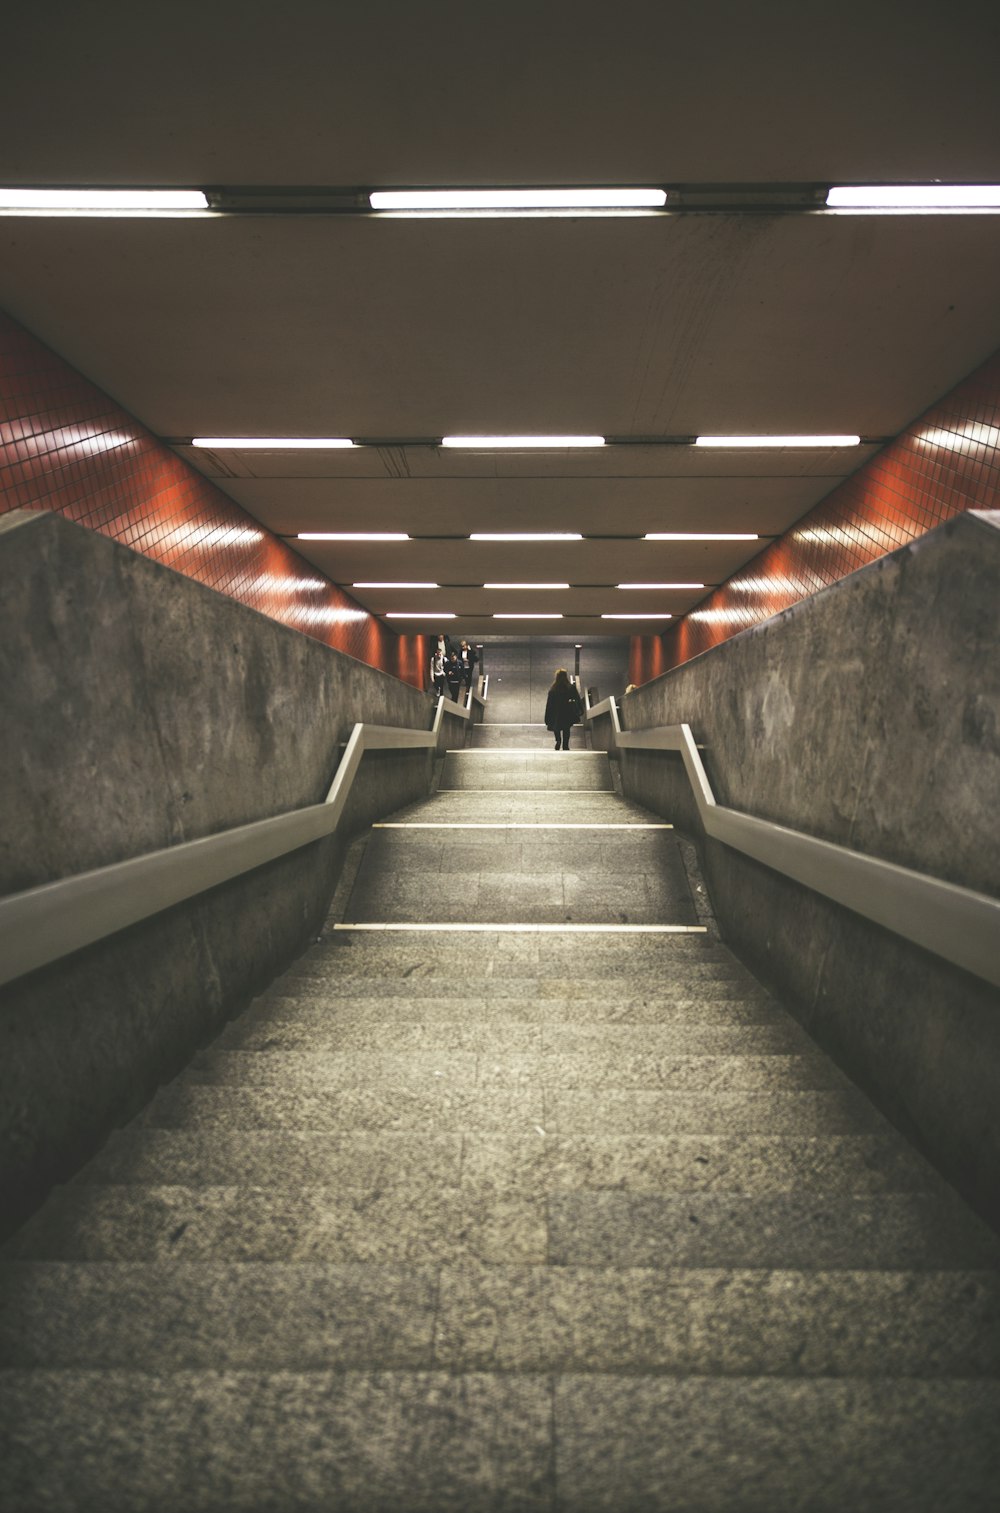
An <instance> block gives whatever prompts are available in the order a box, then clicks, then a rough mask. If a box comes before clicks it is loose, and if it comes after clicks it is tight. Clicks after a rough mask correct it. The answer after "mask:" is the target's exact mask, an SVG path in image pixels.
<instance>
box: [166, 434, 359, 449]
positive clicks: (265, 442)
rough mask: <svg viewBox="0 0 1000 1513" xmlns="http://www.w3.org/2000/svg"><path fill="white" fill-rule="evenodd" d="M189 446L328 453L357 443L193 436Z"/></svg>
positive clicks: (303, 438) (307, 438)
mask: <svg viewBox="0 0 1000 1513" xmlns="http://www.w3.org/2000/svg"><path fill="white" fill-rule="evenodd" d="M191 445H192V446H193V447H215V448H226V449H228V450H230V451H234V452H249V451H252V450H254V449H257V450H260V449H262V448H264V449H267V450H268V451H272V452H275V451H282V452H298V451H317V452H330V451H333V450H334V449H335V448H343V447H353V446H356V445H357V443H356V442H354V441H351V440H349V439H348V437H346V436H193V437H192V438H191Z"/></svg>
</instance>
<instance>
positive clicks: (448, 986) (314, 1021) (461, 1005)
mask: <svg viewBox="0 0 1000 1513" xmlns="http://www.w3.org/2000/svg"><path fill="white" fill-rule="evenodd" d="M411 985H412V986H413V991H412V993H410V996H408V997H400V996H398V994H399V992H400V990H401V989H402V988H403V986H404V984H397V991H396V993H394V994H392V995H390V996H387V995H386V993H385V989H384V985H382V984H380V983H379V984H375V983H372V982H370V981H366V980H365V979H364V978H357V979H354V981H353V982H352V984H351V989H350V992H345V993H344V994H338V993H331V992H329V991H328V990H327V989H326V988H325V987H317V988H315V989H314V990H313V991H312V992H311V993H305V992H304V991H303V990H302V989H301V988H297V989H296V992H295V994H290V995H289V996H283V995H279V994H278V993H277V992H274V993H272V994H269V995H268V996H266V997H265V998H259V999H257V1000H256V1001H255V1002H254V1003H253V1004H252V1005H251V1007H250V1008H248V1009H247V1010H246V1013H245V1014H244V1015H243V1016H241V1019H239V1020H234V1021H233V1024H234V1025H236V1024H240V1023H244V1024H247V1025H249V1024H255V1023H260V1024H262V1025H271V1024H273V1025H275V1026H278V1025H282V1024H289V1025H300V1026H303V1027H306V1026H309V1025H315V1026H321V1025H338V1024H350V1023H352V1022H353V1023H362V1022H365V1021H367V1022H372V1021H375V1022H378V1021H379V1020H380V1019H384V1020H385V1021H386V1022H388V1021H390V1020H392V1019H397V1020H400V1021H421V1022H422V1021H429V1022H433V1023H437V1022H439V1021H441V1020H454V1019H457V1018H460V1017H466V1018H467V1019H468V1021H469V1022H470V1023H472V1022H473V1021H474V1020H476V1019H477V1018H478V1020H479V1022H481V1023H483V1024H494V1023H496V1024H508V1023H514V1022H519V1023H521V1024H546V1023H552V1024H567V1025H569V1024H578V1023H581V1022H582V1023H584V1024H587V1025H592V1026H593V1025H605V1024H606V1025H629V1026H633V1025H670V1024H674V1023H684V1024H699V1025H706V1026H708V1025H733V1026H740V1025H754V1024H761V1025H763V1024H771V1025H778V1024H780V1025H784V1026H786V1027H788V1028H789V1029H792V1027H794V1025H795V1021H794V1020H793V1019H791V1018H790V1016H789V1015H788V1014H786V1013H785V1011H784V1010H783V1009H781V1008H779V1007H778V1006H777V1004H776V1003H775V1002H774V1000H773V999H770V998H767V997H766V996H765V995H763V994H761V995H759V996H758V997H756V998H751V997H748V996H746V995H743V994H736V995H734V994H732V993H730V992H728V991H721V992H720V991H718V990H716V989H712V991H711V993H710V995H708V996H704V995H705V990H704V989H703V988H699V989H698V995H699V996H698V997H695V998H680V997H678V998H672V997H668V996H664V997H654V996H645V995H640V996H635V997H629V998H622V999H618V998H616V997H611V996H608V995H605V996H604V997H591V998H585V997H573V996H571V995H570V993H569V991H568V990H569V989H570V988H571V987H572V984H556V985H555V986H556V987H557V988H559V990H560V991H559V992H558V993H556V992H538V991H537V988H538V984H537V983H532V984H530V985H529V984H525V983H520V984H519V983H518V982H517V981H516V980H509V979H507V980H505V979H501V978H498V979H497V984H496V989H494V987H492V986H490V987H489V988H488V989H485V990H483V991H482V992H480V993H479V995H478V996H477V997H475V998H470V997H462V998H455V997H453V996H452V994H453V992H454V989H455V987H456V986H457V985H456V983H454V982H452V981H449V982H446V983H442V982H440V980H437V979H434V978H410V979H407V982H406V984H405V986H406V988H407V991H408V992H409V990H410V987H411ZM546 986H548V985H546ZM529 992H530V997H529V996H528V994H529Z"/></svg>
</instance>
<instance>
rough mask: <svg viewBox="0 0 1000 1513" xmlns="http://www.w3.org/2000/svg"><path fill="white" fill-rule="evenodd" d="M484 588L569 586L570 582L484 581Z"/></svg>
mask: <svg viewBox="0 0 1000 1513" xmlns="http://www.w3.org/2000/svg"><path fill="white" fill-rule="evenodd" d="M483 588H569V584H568V583H484V584H483Z"/></svg>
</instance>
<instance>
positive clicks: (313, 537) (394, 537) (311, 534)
mask: <svg viewBox="0 0 1000 1513" xmlns="http://www.w3.org/2000/svg"><path fill="white" fill-rule="evenodd" d="M295 539H296V541H409V539H410V538H409V536H406V535H404V534H403V532H402V531H299V533H298V535H297V536H296V538H295Z"/></svg>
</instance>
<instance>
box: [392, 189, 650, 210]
mask: <svg viewBox="0 0 1000 1513" xmlns="http://www.w3.org/2000/svg"><path fill="white" fill-rule="evenodd" d="M368 201H369V204H370V205H371V208H372V209H373V210H394V211H397V212H399V211H421V210H423V211H427V210H439V211H442V210H443V211H451V212H453V213H454V212H456V211H457V212H460V213H461V212H463V211H465V212H469V213H471V214H474V213H475V212H476V211H484V210H492V211H504V210H506V211H515V212H516V211H518V210H522V211H524V210H526V211H536V212H538V211H543V212H544V211H557V212H558V211H572V210H659V209H662V207H663V206H664V205H665V204H666V202H667V196H666V191H665V190H663V189H376V190H373V191H372V193H371V194H370V195H369V196H368Z"/></svg>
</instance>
